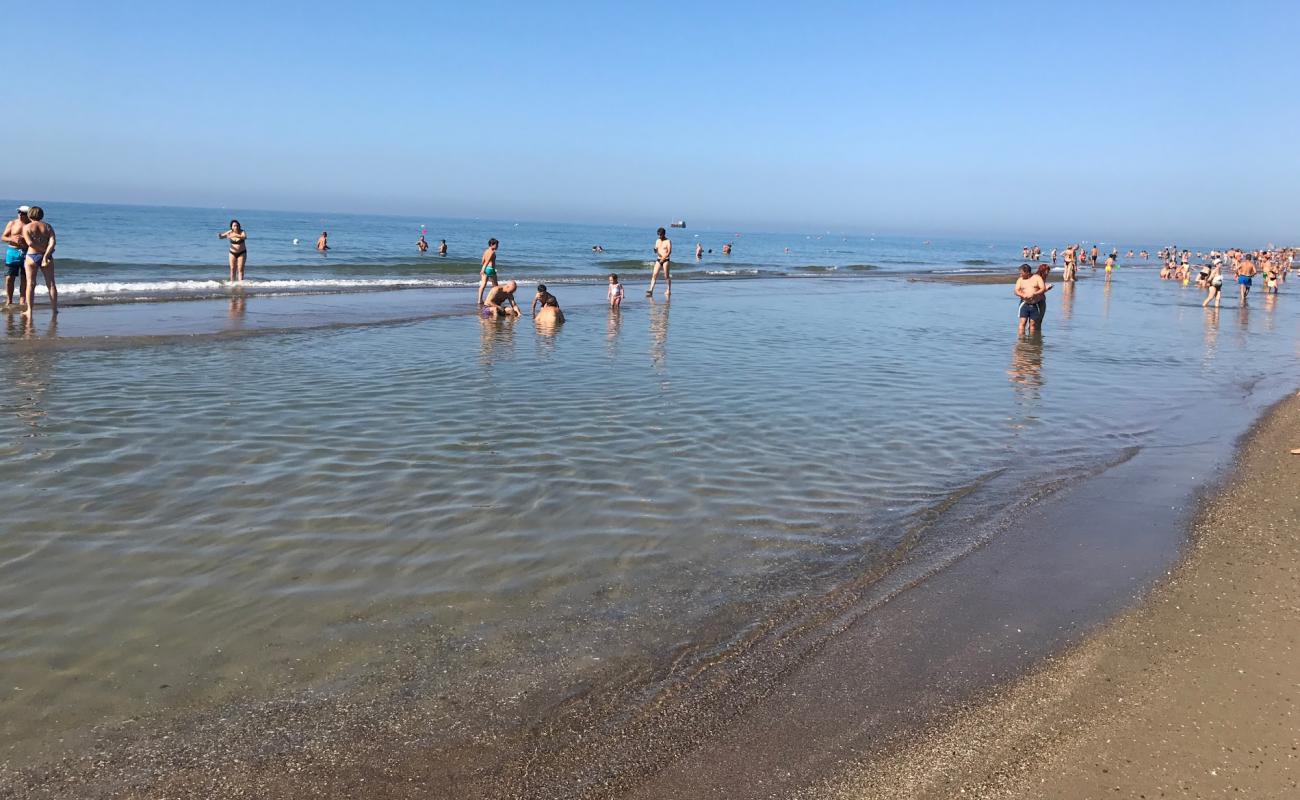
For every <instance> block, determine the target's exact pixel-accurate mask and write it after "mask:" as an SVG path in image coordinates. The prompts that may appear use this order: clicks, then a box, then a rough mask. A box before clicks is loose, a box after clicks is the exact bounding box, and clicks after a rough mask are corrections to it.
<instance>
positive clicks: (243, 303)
mask: <svg viewBox="0 0 1300 800" xmlns="http://www.w3.org/2000/svg"><path fill="white" fill-rule="evenodd" d="M247 312H248V297H247V296H246V295H245V294H244V293H243V292H242V291H240V290H238V289H236V290H235V293H234V294H232V295H231V296H230V322H231V327H232V328H236V329H238V328H242V327H243V326H244V324H243V323H244V315H245V314H246V313H247Z"/></svg>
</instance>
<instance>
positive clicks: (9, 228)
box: [0, 206, 29, 308]
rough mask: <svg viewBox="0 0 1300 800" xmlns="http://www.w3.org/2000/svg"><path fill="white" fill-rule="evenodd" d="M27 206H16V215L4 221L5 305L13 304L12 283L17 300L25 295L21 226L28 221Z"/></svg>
mask: <svg viewBox="0 0 1300 800" xmlns="http://www.w3.org/2000/svg"><path fill="white" fill-rule="evenodd" d="M28 210H29V209H28V208H27V206H18V215H17V216H16V217H14V218H13V219H11V220H9V222H7V223H5V231H4V235H3V237H0V238H2V239H3V240H4V243H5V307H6V308H7V307H9V306H12V305H13V304H14V285H15V284H17V288H18V300H19V301H20V302H21V301H22V299H23V298H24V297H25V296H26V295H27V275H26V274H25V271H24V270H23V261H25V260H26V258H27V253H26V249H27V243H26V242H25V241H23V226H24V225H26V224H27V223H28V221H29V220H28V218H27V212H28Z"/></svg>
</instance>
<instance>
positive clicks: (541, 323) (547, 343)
mask: <svg viewBox="0 0 1300 800" xmlns="http://www.w3.org/2000/svg"><path fill="white" fill-rule="evenodd" d="M533 327H534V328H535V329H536V330H537V335H536V336H534V337H533V342H534V343H535V344H536V349H537V356H538V357H539V358H541V359H543V360H545V359H549V358H550V357H551V356H553V355H554V354H555V346H556V344H557V342H558V341H559V334H560V330H561V329H562V328H563V327H564V318H563V317H561V318H559V320H556V318H555V317H551V316H548V317H534V318H533Z"/></svg>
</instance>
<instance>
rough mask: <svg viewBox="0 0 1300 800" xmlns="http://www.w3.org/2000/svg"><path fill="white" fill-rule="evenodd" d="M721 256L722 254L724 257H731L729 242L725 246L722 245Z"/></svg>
mask: <svg viewBox="0 0 1300 800" xmlns="http://www.w3.org/2000/svg"><path fill="white" fill-rule="evenodd" d="M722 254H723V255H724V256H729V255H731V242H727V243H726V244H724V245H723V246H722Z"/></svg>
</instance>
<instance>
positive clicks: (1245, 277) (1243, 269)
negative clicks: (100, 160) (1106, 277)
mask: <svg viewBox="0 0 1300 800" xmlns="http://www.w3.org/2000/svg"><path fill="white" fill-rule="evenodd" d="M33 210H35V209H33ZM1256 271H1257V270H1256V269H1255V262H1253V261H1251V260H1250V259H1249V258H1246V259H1243V260H1242V262H1241V266H1239V267H1237V289H1238V291H1239V292H1240V293H1241V304H1242V305H1243V306H1244V305H1246V295H1248V294H1250V286H1251V284H1253V283H1254V282H1255V273H1256ZM27 280H29V281H30V280H31V278H30V277H29V278H28V279H27Z"/></svg>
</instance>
